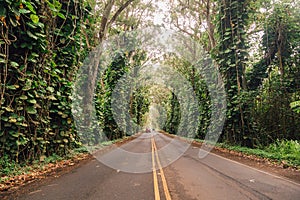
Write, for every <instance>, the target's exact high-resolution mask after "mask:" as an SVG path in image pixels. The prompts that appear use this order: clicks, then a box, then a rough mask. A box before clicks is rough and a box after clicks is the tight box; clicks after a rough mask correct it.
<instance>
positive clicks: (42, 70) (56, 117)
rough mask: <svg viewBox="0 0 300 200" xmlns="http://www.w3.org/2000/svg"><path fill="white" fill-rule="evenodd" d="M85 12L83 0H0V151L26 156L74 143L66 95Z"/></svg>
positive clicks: (82, 43)
mask: <svg viewBox="0 0 300 200" xmlns="http://www.w3.org/2000/svg"><path fill="white" fill-rule="evenodd" d="M88 12H89V7H88V6H87V5H85V4H84V3H83V1H75V0H69V1H58V0H49V1H48V0H47V1H42V0H17V1H15V0H1V8H0V66H1V67H0V91H1V95H0V102H1V107H0V141H1V143H0V144H1V146H0V156H1V157H2V156H3V155H9V156H10V157H11V158H13V159H15V160H17V161H18V160H28V161H30V160H33V159H36V158H39V157H40V156H43V155H45V156H48V155H50V154H52V153H54V152H55V153H57V154H63V153H65V151H66V150H67V149H68V148H70V147H72V146H74V145H76V143H77V137H76V135H75V132H74V127H73V119H72V117H71V108H70V98H69V97H70V95H71V89H72V80H73V78H74V75H75V74H74V71H76V70H77V68H78V66H79V64H80V60H81V59H82V57H83V56H84V55H85V54H86V51H87V50H88V48H86V47H87V46H88V45H89V42H88V41H87V40H86V38H87V37H85V35H88V34H89V33H85V32H84V31H83V32H84V34H83V33H82V30H84V28H85V26H87V25H88V24H87V23H86V22H87V21H86V19H88Z"/></svg>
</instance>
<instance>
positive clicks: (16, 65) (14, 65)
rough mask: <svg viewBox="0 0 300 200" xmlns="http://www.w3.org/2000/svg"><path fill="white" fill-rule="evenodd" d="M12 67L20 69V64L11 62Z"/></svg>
mask: <svg viewBox="0 0 300 200" xmlns="http://www.w3.org/2000/svg"><path fill="white" fill-rule="evenodd" d="M10 65H11V66H12V67H15V68H16V67H19V64H18V63H16V62H13V61H11V62H10Z"/></svg>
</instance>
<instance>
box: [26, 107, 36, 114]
mask: <svg viewBox="0 0 300 200" xmlns="http://www.w3.org/2000/svg"><path fill="white" fill-rule="evenodd" d="M26 111H27V113H29V114H33V115H34V114H37V110H36V109H35V108H34V107H31V106H30V107H27V108H26Z"/></svg>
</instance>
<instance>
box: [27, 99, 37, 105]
mask: <svg viewBox="0 0 300 200" xmlns="http://www.w3.org/2000/svg"><path fill="white" fill-rule="evenodd" d="M28 102H29V103H32V104H36V100H35V99H30V100H28Z"/></svg>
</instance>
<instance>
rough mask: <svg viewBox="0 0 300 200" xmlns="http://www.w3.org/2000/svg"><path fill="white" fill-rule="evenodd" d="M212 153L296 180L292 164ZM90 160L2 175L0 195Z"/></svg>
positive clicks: (218, 149) (299, 177)
mask: <svg viewBox="0 0 300 200" xmlns="http://www.w3.org/2000/svg"><path fill="white" fill-rule="evenodd" d="M134 138H135V137H129V138H127V139H125V140H121V141H118V142H116V143H115V144H116V145H117V146H120V145H122V144H124V143H126V142H128V141H131V140H133V139H134ZM201 145H202V143H200V142H196V141H194V142H192V146H194V147H200V146H201ZM111 148H113V145H110V146H106V147H104V148H103V151H107V150H109V149H111ZM101 151H102V150H101ZM212 153H214V154H217V155H219V156H222V157H225V158H227V159H230V160H234V161H236V162H239V163H242V164H244V165H247V166H250V167H253V168H256V169H259V170H261V171H265V172H267V173H270V174H274V175H278V176H282V177H286V178H288V179H290V180H293V181H295V182H297V183H300V170H299V169H297V168H294V167H286V166H285V164H284V163H279V162H276V161H272V160H269V159H264V158H260V157H257V156H253V155H245V154H243V153H241V152H237V151H232V150H228V149H225V148H221V147H215V148H214V149H213V150H212ZM93 159H94V157H93V156H92V155H90V154H88V153H80V154H77V155H75V156H74V157H72V158H70V159H67V160H62V161H57V162H55V163H48V164H45V165H43V166H42V167H41V168H39V169H34V170H32V171H29V172H26V173H22V174H20V175H17V176H13V177H7V178H6V179H4V178H3V177H2V180H4V181H2V182H1V183H0V197H1V196H2V195H5V196H6V195H9V194H13V193H15V192H22V191H23V190H25V189H26V187H28V186H30V187H35V186H37V185H39V184H40V183H41V182H43V181H46V178H47V181H49V179H53V178H57V177H60V176H62V175H63V174H66V173H69V172H70V171H72V170H74V169H76V168H79V167H80V166H82V165H84V164H86V163H88V162H90V161H91V160H93ZM0 199H1V198H0Z"/></svg>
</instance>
